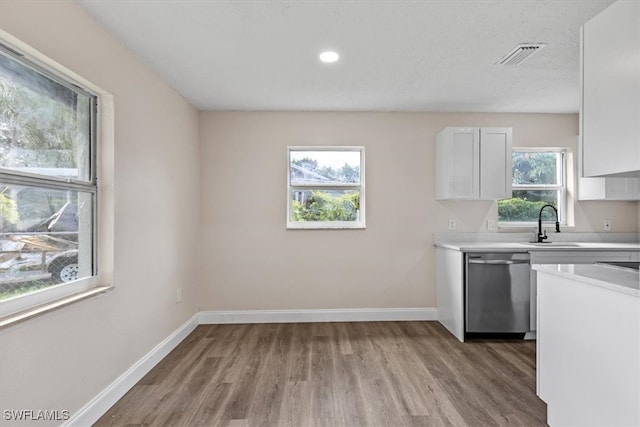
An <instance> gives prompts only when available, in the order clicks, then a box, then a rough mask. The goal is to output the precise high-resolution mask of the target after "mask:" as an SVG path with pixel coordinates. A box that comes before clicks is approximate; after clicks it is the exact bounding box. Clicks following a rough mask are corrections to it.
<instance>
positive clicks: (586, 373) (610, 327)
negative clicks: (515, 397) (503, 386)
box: [536, 271, 640, 427]
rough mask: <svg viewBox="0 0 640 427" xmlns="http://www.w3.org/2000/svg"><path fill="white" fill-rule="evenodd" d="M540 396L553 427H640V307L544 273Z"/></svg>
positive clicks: (540, 288) (639, 302) (631, 299)
mask: <svg viewBox="0 0 640 427" xmlns="http://www.w3.org/2000/svg"><path fill="white" fill-rule="evenodd" d="M537 295H538V332H537V343H536V345H537V352H536V353H537V355H536V357H537V363H536V365H537V366H536V367H537V369H536V372H537V393H538V396H540V398H541V399H542V400H543V401H545V402H546V404H547V424H549V425H550V426H552V427H553V426H569V425H571V426H586V425H590V426H637V425H640V362H639V361H640V333H639V332H640V326H639V325H640V323H639V319H640V300H639V299H638V297H635V296H631V295H627V294H624V293H621V292H616V291H612V290H610V289H605V288H601V287H597V286H594V285H591V284H587V283H582V282H580V281H576V280H573V279H570V278H564V277H558V276H556V275H552V274H550V273H546V272H543V271H538V291H537Z"/></svg>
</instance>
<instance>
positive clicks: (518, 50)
mask: <svg viewBox="0 0 640 427" xmlns="http://www.w3.org/2000/svg"><path fill="white" fill-rule="evenodd" d="M545 46H546V44H545V43H524V44H519V45H518V46H516V47H515V49H513V50H512V51H511V52H509V54H507V55H506V56H505V57H504V58H502V59H501V60H500V62H498V64H500V65H505V66H514V65H520V64H522V63H523V62H524V61H526V60H527V59H528V58H530V57H531V55H533V54H534V53H536V52H537V51H539V50H540V49H542V48H543V47H545Z"/></svg>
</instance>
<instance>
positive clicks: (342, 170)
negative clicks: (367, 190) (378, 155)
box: [289, 150, 360, 185]
mask: <svg viewBox="0 0 640 427" xmlns="http://www.w3.org/2000/svg"><path fill="white" fill-rule="evenodd" d="M290 162H291V163H290V168H289V172H290V174H291V185H304V184H314V183H321V184H345V183H348V184H359V183H360V151H306V150H300V151H295V150H291V151H290Z"/></svg>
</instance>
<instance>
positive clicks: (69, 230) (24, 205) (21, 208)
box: [0, 183, 93, 300]
mask: <svg viewBox="0 0 640 427" xmlns="http://www.w3.org/2000/svg"><path fill="white" fill-rule="evenodd" d="M92 211H93V195H92V194H90V193H86V192H80V191H75V190H52V189H47V188H41V187H26V186H14V185H4V184H2V183H0V300H4V299H7V298H11V297H14V296H18V295H24V294H27V293H30V292H33V291H36V290H38V289H42V288H46V287H49V286H53V285H57V284H60V283H64V282H68V281H71V280H75V279H79V278H82V277H90V276H91V275H92V274H93V261H92V260H93V249H92V248H93V244H92V239H93V232H92V229H93V214H92Z"/></svg>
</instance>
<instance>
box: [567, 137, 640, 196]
mask: <svg viewBox="0 0 640 427" xmlns="http://www.w3.org/2000/svg"><path fill="white" fill-rule="evenodd" d="M581 151H582V142H581V141H580V142H579V143H578V158H580V153H581ZM582 175H583V174H582V164H581V162H580V161H578V200H640V178H623V177H600V178H585V177H583V176H582Z"/></svg>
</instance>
